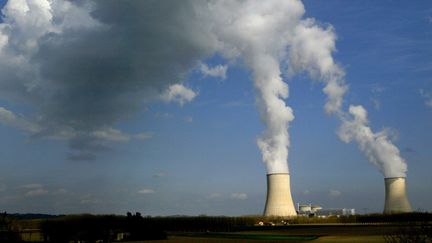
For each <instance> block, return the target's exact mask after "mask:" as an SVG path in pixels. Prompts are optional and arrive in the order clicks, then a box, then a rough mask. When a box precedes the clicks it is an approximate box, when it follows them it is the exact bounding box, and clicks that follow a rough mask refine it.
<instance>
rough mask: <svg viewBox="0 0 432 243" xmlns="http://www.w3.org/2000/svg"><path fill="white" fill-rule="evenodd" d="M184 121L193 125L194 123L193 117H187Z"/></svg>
mask: <svg viewBox="0 0 432 243" xmlns="http://www.w3.org/2000/svg"><path fill="white" fill-rule="evenodd" d="M184 121H185V122H186V123H192V122H193V117H191V116H187V117H185V118H184Z"/></svg>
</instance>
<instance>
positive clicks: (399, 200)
mask: <svg viewBox="0 0 432 243" xmlns="http://www.w3.org/2000/svg"><path fill="white" fill-rule="evenodd" d="M384 183H385V193H386V194H385V205H384V213H385V214H392V213H409V212H411V211H412V210H411V205H410V203H409V201H408V197H407V194H406V178H405V177H392V178H384Z"/></svg>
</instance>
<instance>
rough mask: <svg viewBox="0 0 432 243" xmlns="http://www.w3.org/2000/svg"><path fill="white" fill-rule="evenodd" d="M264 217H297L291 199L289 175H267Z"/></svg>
mask: <svg viewBox="0 0 432 243" xmlns="http://www.w3.org/2000/svg"><path fill="white" fill-rule="evenodd" d="M264 216H297V212H296V210H295V207H294V203H293V200H292V197H291V187H290V175H289V174H288V173H274V174H268V175H267V199H266V205H265V209H264Z"/></svg>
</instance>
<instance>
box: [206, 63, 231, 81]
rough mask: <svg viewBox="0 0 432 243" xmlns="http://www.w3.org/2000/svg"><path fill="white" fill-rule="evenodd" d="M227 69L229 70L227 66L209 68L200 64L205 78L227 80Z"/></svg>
mask: <svg viewBox="0 0 432 243" xmlns="http://www.w3.org/2000/svg"><path fill="white" fill-rule="evenodd" d="M227 69H228V66H227V65H216V66H214V67H209V66H208V65H207V64H205V63H200V71H201V73H203V74H204V75H205V76H210V77H219V78H221V79H226V71H227Z"/></svg>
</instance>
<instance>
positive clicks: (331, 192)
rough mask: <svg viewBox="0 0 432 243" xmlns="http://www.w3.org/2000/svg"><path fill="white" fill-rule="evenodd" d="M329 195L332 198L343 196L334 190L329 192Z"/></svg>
mask: <svg viewBox="0 0 432 243" xmlns="http://www.w3.org/2000/svg"><path fill="white" fill-rule="evenodd" d="M328 195H329V196H331V197H340V196H341V195H342V192H341V191H338V190H334V189H332V190H330V191H329V193H328Z"/></svg>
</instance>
